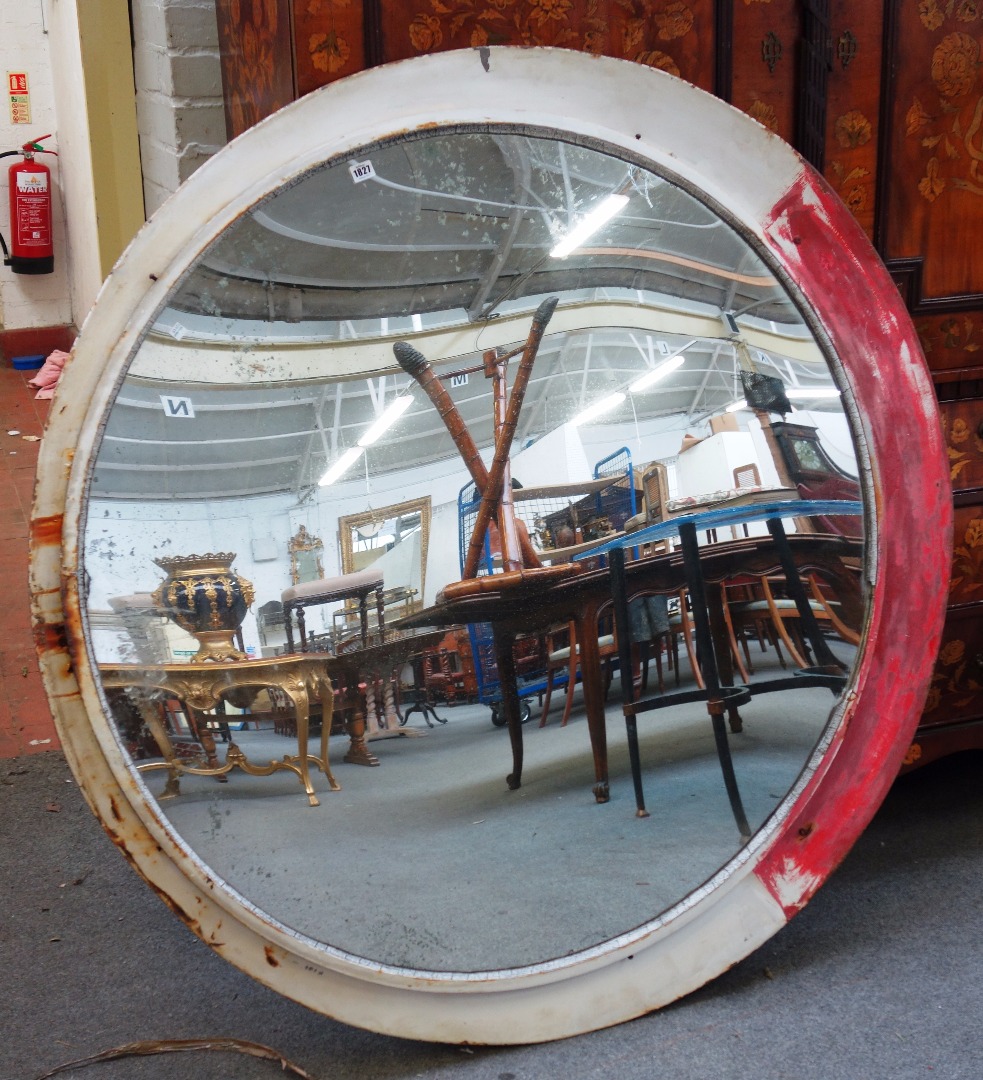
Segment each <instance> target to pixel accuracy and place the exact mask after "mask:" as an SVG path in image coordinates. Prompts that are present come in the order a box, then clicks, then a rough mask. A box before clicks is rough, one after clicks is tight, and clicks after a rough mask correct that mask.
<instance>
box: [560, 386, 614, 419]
mask: <svg viewBox="0 0 983 1080" xmlns="http://www.w3.org/2000/svg"><path fill="white" fill-rule="evenodd" d="M624 400H625V395H624V394H622V393H621V391H620V390H619V391H618V392H617V393H616V394H609V395H608V396H607V397H606V398H601V400H600V401H595V402H594V404H593V405H591V406H590V407H589V408H587V409H584V411H583V412H582V413H579V414H578V415H577V416H575V417H574V418H573V419H572V420H571V421H570V423H571V424H573V426H574V427H579V426H580V425H581V424H587V423H589V422H590V421H591V420H594V419H595V418H596V417H598V416H601V415H602V414H603V413H606V412H610V411H611V410H612V409H614V408H616V407H617V406H618V405H620V404H621V403H622V402H623V401H624Z"/></svg>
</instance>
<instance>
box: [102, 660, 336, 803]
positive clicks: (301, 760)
mask: <svg viewBox="0 0 983 1080" xmlns="http://www.w3.org/2000/svg"><path fill="white" fill-rule="evenodd" d="M331 659H332V658H331V657H328V656H323V655H320V654H316V653H298V654H294V655H291V656H278V657H270V658H264V659H257V660H252V659H247V660H227V661H219V662H216V661H209V662H205V663H197V664H193V663H190V662H189V663H179V664H157V665H147V664H100V665H99V674H100V675H101V676H102V682H103V686H104V687H106V689H118V690H136V691H137V692H138V695H137V697H136V704H137V706H138V707H140V710H141V713H142V715H143V717H144V719H145V720H146V722H147V726H148V727H149V728H150V731H151V734H152V735H153V736H154V739H155V740H156V741H157V744H158V746H159V747H160V750H161V753H162V755H163V757H164V761H163V762H141V763H139V764H137V766H136V767H137V769H138V770H140V771H150V770H153V769H166V770H167V773H168V779H167V784H166V786H165V789H164V796H163V797H165V798H167V797H170V796H174V795H177V794H180V788H179V786H178V785H179V781H178V777H179V775H180V774H181V773H194V774H196V775H199V776H216V777H219V778H220V779H222V780H224V779H225V774H226V773H228V772H230V771H231V770H232V769H234V768H239V769H242V770H243V772H246V773H248V774H249V775H251V776H269V775H271V774H272V773H274V772H278V771H280V770H283V769H286V770H289V771H290V772H293V773H295V774H296V775H297V776H298V777H299V778H300V782H301V783H302V784H303V785H304V791H305V792H306V793H307V798H308V800H309V801H310V804H311V806H318V805H319V802H318V798H317V795H315V793H314V788H313V786H312V784H311V775H310V768H311V766H312V765H313V766H314V767H315V768H318V769H320V770H321V772H323V773H324V775H325V776H326V777H327V779H328V783H329V784H330V786H331V790H332V791H338V790H340V785H339V784H338V783H337V781H336V780H335V778H334V777H333V776H332V775H331V768H330V765H329V763H328V736H329V735H330V733H331V719H332V713H333V709H334V691H333V688H332V685H331V678H330V674H329V663H330V661H331ZM268 687H276V688H277V689H279V690H282V691H283V693H284V694H286V695H287V697H288V698H289V699H290V701H291V703H292V704H293V707H294V710H295V712H296V717H297V753H296V755H284V757H283V758H282V759H280V760H277V761H270V762H269V763H268V764H265V765H258V764H254V763H253V762H251V761H249V760H248V759H247V757H246V755H245V754H244V753H243V752H242V750H241V749H240V748H239V747H238V746H236V744H235V742H234V741H233V742H230V743H229V746H228V750H227V753H226V756H225V762H224V763H221V762H219V761H218V758H217V755H216V753H215V742H214V739H213V737H212V736H211V733H210V732H209V731H208V729H207V727H204V726H201V727H200V728H199V731H198V735H199V740H200V742H201V744H202V749H203V750H204V752H205V755H206V763H205V765H203V766H200V765H190V764H187V763H186V762H184V761H181V760H180V759H179V758H178V756H177V754H176V753H175V750H174V745H173V743H172V742H171V738H170V735H169V734H168V732H167V729H166V727H165V725H164V723H163V721H162V720H161V719H160V717H159V716H158V715H157V711H156V710H155V709H154V708H149V707H147V705H148V704H149V703H148V700H147V697H146V695H145V693H144V694H141V693H140V691H144V692H145V691H148V690H161V691H165V692H166V693H169V694H173V695H174V696H175V697H176V698H178V699H179V700H180V701H182V702H184V703H186V704H187V705H188V706H190V707H191V708H193V709H202V710H203V709H211V708H214V707H215V706H216V705H217V704H218V703H219V702H220V701H222V700H223V699H228V698H229V697H230V696H231V697H232V698H236V697H237V696H238V697H239V698H240V700H241V699H242V695H241V694H237V692H239V691H251V690H259V689H264V688H268ZM314 695H316V696H317V697H319V698H320V701H321V708H322V710H323V719H322V723H321V746H320V754H319V755H317V756H315V755H313V754H310V753H309V751H308V729H309V721H310V699H311V697H312V696H314Z"/></svg>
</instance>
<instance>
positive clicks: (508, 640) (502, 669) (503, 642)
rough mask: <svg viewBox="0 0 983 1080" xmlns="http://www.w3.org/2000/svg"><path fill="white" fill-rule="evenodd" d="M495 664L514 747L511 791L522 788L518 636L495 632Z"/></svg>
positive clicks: (510, 737)
mask: <svg viewBox="0 0 983 1080" xmlns="http://www.w3.org/2000/svg"><path fill="white" fill-rule="evenodd" d="M494 637H495V662H496V663H497V665H498V684H499V688H500V690H501V694H502V711H503V712H504V713H505V722H506V724H507V725H508V729H509V741H510V742H511V744H512V771H511V772H510V773H509V775H508V776H507V777H506V778H505V782H506V783H507V784H508V786H509V790H510V791H515V790H516V789H517V788H518V787H520V786H521V784H522V704H521V702H520V701H519V685H518V676H517V675H516V670H515V653H514V652H513V646H514V645H515V634H513V633H511V632H510V631H506V630H495V632H494Z"/></svg>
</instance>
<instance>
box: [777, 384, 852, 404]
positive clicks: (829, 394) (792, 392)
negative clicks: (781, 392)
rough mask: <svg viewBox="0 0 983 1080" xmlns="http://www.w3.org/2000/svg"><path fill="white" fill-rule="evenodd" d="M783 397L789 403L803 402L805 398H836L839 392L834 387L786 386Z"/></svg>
mask: <svg viewBox="0 0 983 1080" xmlns="http://www.w3.org/2000/svg"><path fill="white" fill-rule="evenodd" d="M785 396H786V397H787V398H788V399H789V401H804V400H806V399H807V398H838V397H839V396H840V392H839V390H837V389H836V387H835V386H814V387H812V388H811V389H810V388H809V387H807V386H786V387H785Z"/></svg>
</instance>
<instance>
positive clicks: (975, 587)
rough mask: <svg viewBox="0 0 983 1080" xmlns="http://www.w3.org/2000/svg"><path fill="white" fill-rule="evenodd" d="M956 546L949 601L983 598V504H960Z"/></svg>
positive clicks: (968, 601)
mask: <svg viewBox="0 0 983 1080" xmlns="http://www.w3.org/2000/svg"><path fill="white" fill-rule="evenodd" d="M953 528H954V533H953V549H952V577H951V579H950V582H949V603H950V604H969V603H974V602H977V601H981V600H983V506H971V507H960V508H957V510H956V514H955V522H954V526H953Z"/></svg>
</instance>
